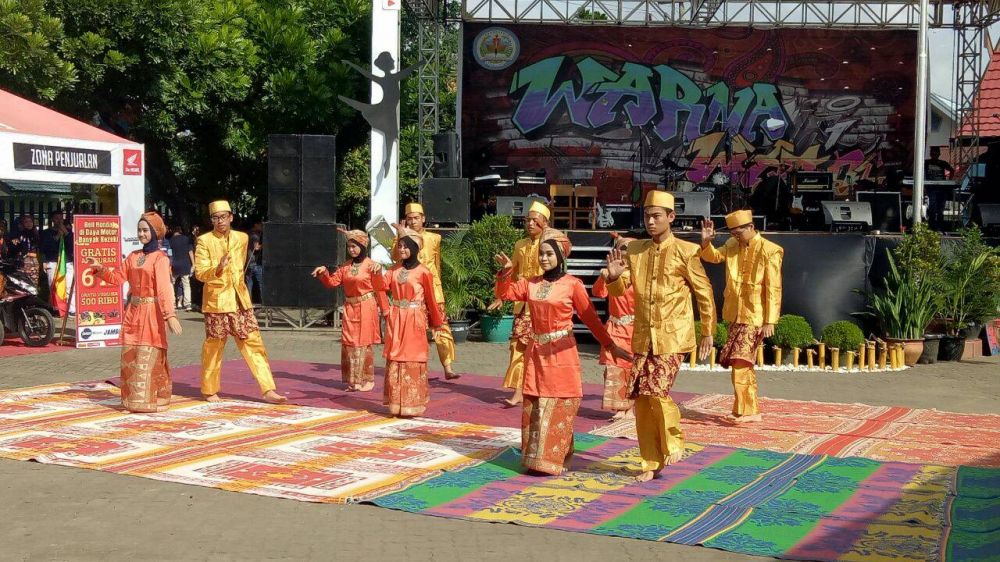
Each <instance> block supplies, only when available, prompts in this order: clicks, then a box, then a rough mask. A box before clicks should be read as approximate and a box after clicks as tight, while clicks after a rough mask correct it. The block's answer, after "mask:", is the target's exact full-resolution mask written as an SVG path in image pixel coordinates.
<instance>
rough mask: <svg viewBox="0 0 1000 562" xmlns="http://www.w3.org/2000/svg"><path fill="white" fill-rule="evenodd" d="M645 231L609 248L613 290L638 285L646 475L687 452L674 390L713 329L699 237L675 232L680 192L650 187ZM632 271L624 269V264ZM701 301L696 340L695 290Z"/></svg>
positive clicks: (635, 346)
mask: <svg viewBox="0 0 1000 562" xmlns="http://www.w3.org/2000/svg"><path fill="white" fill-rule="evenodd" d="M643 216H644V221H645V223H646V232H647V233H649V235H650V237H651V238H652V239H651V240H636V241H635V242H631V243H629V245H628V248H627V249H626V250H625V251H622V250H618V249H615V250H612V251H611V254H610V255H609V256H608V275H607V281H608V282H609V284H608V293H609V294H611V295H615V296H622V295H624V294H625V291H626V289H628V287H629V286H631V287H632V288H633V289H634V290H635V330H634V332H633V334H632V352H633V353H634V354H635V361H634V363H633V364H632V373H631V378H632V381H633V385H634V386H633V387H632V396H633V398H635V427H636V433H637V434H638V437H639V455H640V456H641V457H642V472H641V473H640V474H639V476H638V477H637V479H638V480H639V481H641V482H645V481H648V480H651V479H652V478H654V477H656V476H657V475H658V474H659V473H660V471H661V470H663V468H664V467H665V466H667V465H669V464H673V463H675V462H678V461H679V460H681V458H683V456H684V433H683V432H682V431H681V428H680V421H681V412H680V410H679V409H678V408H677V405H676V404H674V401H673V400H672V399H671V398H670V387H671V386H673V384H674V380H675V379H676V378H677V371H678V370H679V369H680V365H681V361H682V360H683V357H684V354H685V353H688V352H691V353H694V352H695V349H696V347H697V351H698V354H699V355H700V356H701V357H702V358H704V357H706V356H707V355H708V353H709V351H710V350H711V348H712V334H713V333H714V332H715V298H714V296H713V295H712V284H711V282H709V280H708V275H706V274H705V268H704V266H703V265H702V263H701V259H700V258H699V254H700V250H699V248H698V245H697V244H692V243H691V242H685V241H683V240H678V239H677V238H676V237H675V236H674V235H673V234H672V233H671V232H670V223H672V222H673V221H674V218H676V215H675V213H674V196H673V195H671V194H669V193H667V192H665V191H655V190H654V191H650V192H649V193H648V194H647V195H646V200H645V202H644V204H643ZM626 270H627V271H628V272H629V275H623V273H625V271H626ZM692 293H694V297H695V299H696V300H697V301H698V315H699V317H700V318H701V339H700V340H699V341H698V342H697V346H696V342H695V330H694V310H693V308H692V306H691V294H692Z"/></svg>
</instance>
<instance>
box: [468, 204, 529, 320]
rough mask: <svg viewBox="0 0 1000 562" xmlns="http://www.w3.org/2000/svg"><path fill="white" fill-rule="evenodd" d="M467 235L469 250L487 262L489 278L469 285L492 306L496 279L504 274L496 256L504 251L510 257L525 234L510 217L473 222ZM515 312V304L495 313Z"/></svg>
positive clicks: (479, 297) (479, 279)
mask: <svg viewBox="0 0 1000 562" xmlns="http://www.w3.org/2000/svg"><path fill="white" fill-rule="evenodd" d="M466 233H467V235H466V237H465V239H464V241H465V243H466V244H468V246H469V251H471V252H473V253H475V254H476V255H478V256H481V258H482V260H483V261H482V262H481V263H483V264H484V266H485V268H486V272H487V275H486V276H485V277H477V278H476V279H473V280H472V281H471V282H470V284H469V290H470V291H471V292H472V293H473V294H475V295H476V297H477V299H479V301H480V302H483V303H487V304H488V303H490V302H492V301H493V285H494V278H495V277H496V274H497V272H498V271H500V266H498V265H497V264H496V262H494V261H493V256H495V255H496V254H498V253H500V252H504V253H506V254H507V255H510V254H511V252H512V251H513V249H514V243H516V242H517V241H518V239H520V238H521V236H522V233H521V231H520V230H518V229H517V228H514V225H513V223H512V222H511V218H510V217H507V216H496V215H488V216H485V217H483V218H482V219H480V220H478V221H476V222H473V223H472V224H471V225H470V226H469V229H468V230H467V231H466ZM480 306H481V305H480ZM482 308H483V309H485V307H482ZM511 309H512V305H511V304H509V303H508V304H506V305H504V307H503V308H502V309H500V310H499V311H496V312H494V313H493V314H510V313H511Z"/></svg>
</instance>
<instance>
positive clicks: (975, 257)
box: [940, 228, 1000, 361]
mask: <svg viewBox="0 0 1000 562" xmlns="http://www.w3.org/2000/svg"><path fill="white" fill-rule="evenodd" d="M997 259H998V253H997V250H996V249H995V248H991V247H989V246H987V245H986V244H985V243H983V240H982V234H981V233H980V231H979V229H978V228H970V229H966V230H964V231H963V232H962V239H961V241H960V242H959V243H958V244H957V246H956V247H955V248H954V250H953V251H952V252H951V253H950V254H949V255H948V257H947V258H946V259H945V261H944V267H943V268H942V283H941V291H940V308H941V316H942V317H943V319H944V320H945V327H946V329H947V336H946V338H945V339H944V341H942V350H941V356H942V357H941V358H942V359H945V360H947V361H957V360H959V359H961V358H962V353H963V351H964V350H965V341H966V340H967V339H973V338H976V337H978V335H979V331H980V330H981V329H982V323H983V322H985V321H986V320H989V319H990V318H992V317H994V316H995V315H996V313H997V303H998V297H997V295H998V294H1000V288H998V287H997V285H996V283H997V278H998V277H1000V275H998V273H997V265H996V263H997V261H996V260H997Z"/></svg>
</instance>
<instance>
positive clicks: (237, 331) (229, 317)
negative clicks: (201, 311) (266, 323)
mask: <svg viewBox="0 0 1000 562" xmlns="http://www.w3.org/2000/svg"><path fill="white" fill-rule="evenodd" d="M258 330H260V327H259V326H258V325H257V317H256V316H254V313H253V310H250V309H247V310H241V311H239V312H206V313H205V337H206V338H213V339H218V340H224V339H226V337H227V336H233V337H234V338H236V339H240V340H245V339H247V338H248V337H250V334H252V333H254V332H256V331H258Z"/></svg>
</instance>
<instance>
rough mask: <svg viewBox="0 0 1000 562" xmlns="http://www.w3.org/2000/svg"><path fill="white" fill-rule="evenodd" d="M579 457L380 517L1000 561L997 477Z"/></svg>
mask: <svg viewBox="0 0 1000 562" xmlns="http://www.w3.org/2000/svg"><path fill="white" fill-rule="evenodd" d="M577 451H578V453H577V455H576V456H575V458H574V459H573V464H572V471H571V472H568V473H567V474H565V475H563V476H560V477H542V476H529V475H525V474H523V469H522V468H521V467H520V464H519V455H518V453H517V452H516V451H514V450H511V451H508V452H506V453H504V454H503V455H501V456H500V457H498V458H496V459H494V460H493V461H490V462H486V463H482V464H479V465H477V466H474V467H470V468H466V469H464V470H461V471H457V472H449V473H445V474H442V475H441V476H438V477H436V478H434V479H431V480H428V481H426V482H423V483H421V484H418V485H415V486H413V487H411V488H409V489H407V490H404V491H401V492H397V493H394V494H390V495H387V496H383V497H381V498H378V499H376V500H375V501H374V503H375V504H376V505H379V506H383V507H388V508H392V509H399V510H403V511H409V512H414V513H423V514H428V515H437V516H441V517H450V518H459V519H467V520H473V521H488V522H502V523H515V524H518V525H530V526H541V527H546V528H552V529H561V530H565V531H577V532H585V533H592V534H599V535H613V536H619V537H628V538H635V539H645V540H651V541H666V542H673V543H680V544H689V545H704V546H707V547H711V548H718V549H722V550H728V551H732V552H740V553H746V554H754V555H760V556H773V557H779V558H791V559H803V560H861V559H865V560H873V559H878V560H890V559H891V560H908V561H931V560H997V559H1000V470H996V469H984V468H969V467H945V466H934V465H918V464H904V463H894V462H877V461H873V460H869V459H861V458H836V457H830V456H827V455H794V454H784V453H775V452H771V451H751V450H745V449H734V448H730V447H719V446H704V447H703V446H699V445H689V447H688V451H687V453H688V456H687V458H685V459H684V461H682V462H681V463H679V464H677V465H674V466H671V467H668V468H667V469H666V470H665V471H664V472H663V474H662V477H661V478H659V479H655V480H653V481H650V482H646V483H638V482H636V481H635V480H634V478H633V475H634V474H635V473H636V471H637V470H638V458H637V453H638V451H637V448H636V446H635V443H634V442H631V441H627V440H624V439H609V438H604V437H598V436H594V435H587V434H578V435H577Z"/></svg>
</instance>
